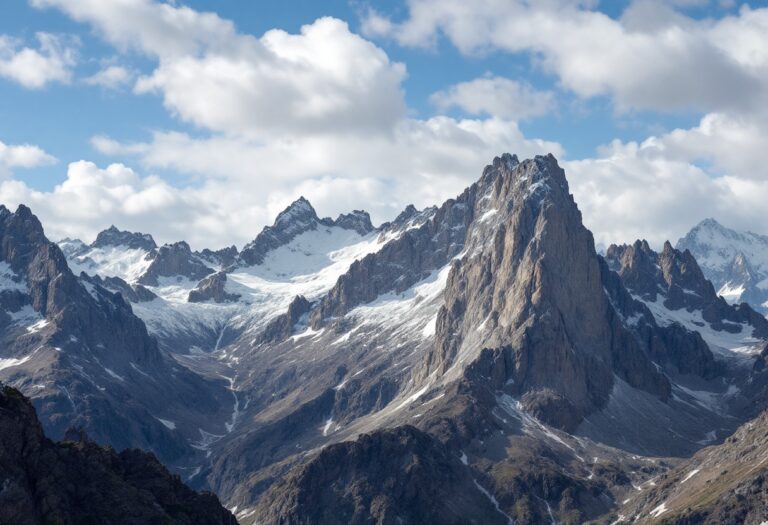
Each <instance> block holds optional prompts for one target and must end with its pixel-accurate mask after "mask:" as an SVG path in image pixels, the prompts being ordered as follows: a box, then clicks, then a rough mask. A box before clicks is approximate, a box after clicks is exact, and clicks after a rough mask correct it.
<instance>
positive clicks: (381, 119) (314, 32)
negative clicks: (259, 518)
mask: <svg viewBox="0 0 768 525" xmlns="http://www.w3.org/2000/svg"><path fill="white" fill-rule="evenodd" d="M34 4H35V5H37V6H38V7H46V6H55V7H58V8H60V9H62V10H64V11H65V12H66V13H68V14H69V15H70V16H72V17H73V18H75V19H76V20H81V21H84V22H88V23H90V24H92V25H93V26H94V27H95V28H96V29H97V31H98V33H99V34H101V35H102V36H103V37H104V38H105V39H106V40H107V41H109V42H111V43H113V44H115V45H117V46H120V47H123V48H136V49H138V50H140V51H142V52H144V53H146V54H147V55H149V56H152V57H156V58H157V59H158V66H157V68H156V69H155V70H154V71H153V72H152V73H151V74H149V75H146V76H143V77H141V78H139V79H138V81H137V83H136V86H135V91H136V92H137V93H139V94H146V93H158V94H159V95H161V96H162V98H163V102H164V104H165V106H166V108H168V110H169V111H171V112H172V113H173V114H175V115H177V116H178V117H179V118H181V119H182V120H184V121H186V122H190V123H193V124H195V125H197V126H200V127H202V128H205V129H208V130H213V131H217V132H222V133H227V134H233V133H234V134H241V135H249V136H252V137H270V138H271V137H274V136H275V135H279V134H296V133H302V134H304V133H319V132H332V133H335V132H345V133H378V132H387V131H388V130H389V129H390V128H391V127H392V126H393V125H394V124H395V123H396V122H397V121H398V120H400V119H401V118H402V117H403V116H404V115H405V112H406V108H405V103H404V100H403V93H402V89H401V82H402V81H403V79H404V78H405V74H406V72H405V66H403V65H402V64H399V63H392V62H390V60H389V58H388V57H387V55H386V53H384V51H382V50H381V49H379V48H378V47H376V46H375V45H374V44H372V43H371V42H369V41H367V40H365V39H364V38H361V37H360V36H358V35H355V34H354V33H352V32H350V30H349V27H348V26H347V24H346V23H345V22H343V21H341V20H338V19H334V18H320V19H318V20H316V21H315V22H313V23H312V24H308V25H305V26H303V27H302V28H301V31H300V33H299V34H289V33H287V32H285V31H281V30H277V29H274V30H271V31H268V32H266V33H265V34H264V35H263V36H261V37H260V38H256V37H254V36H252V35H246V34H241V33H238V32H237V31H236V30H235V29H234V26H233V25H232V24H231V22H229V21H226V20H223V19H221V18H219V17H218V16H217V15H215V14H212V13H200V12H197V11H194V10H192V9H189V8H187V7H177V6H173V5H170V4H159V3H156V2H151V1H149V0H131V1H129V2H119V3H115V2H101V1H96V0H67V1H65V0H35V2H34Z"/></svg>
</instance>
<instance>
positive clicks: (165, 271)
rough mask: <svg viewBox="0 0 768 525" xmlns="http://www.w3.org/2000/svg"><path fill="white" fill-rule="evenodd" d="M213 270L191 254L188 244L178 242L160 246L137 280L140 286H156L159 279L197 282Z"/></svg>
mask: <svg viewBox="0 0 768 525" xmlns="http://www.w3.org/2000/svg"><path fill="white" fill-rule="evenodd" d="M213 272H214V270H213V269H212V268H209V267H208V266H206V265H205V264H204V263H203V262H202V261H201V260H200V259H199V258H198V257H197V256H195V255H194V254H193V253H192V250H190V248H189V244H187V243H186V242H184V241H179V242H176V243H173V244H166V245H164V246H161V247H160V248H159V249H158V250H157V251H156V252H154V253H153V254H152V263H151V264H150V265H149V267H148V268H147V270H146V271H145V272H144V274H143V275H142V276H141V277H140V278H139V280H138V282H139V283H140V284H144V285H148V286H158V285H159V284H160V282H159V279H160V278H161V277H184V278H187V279H189V280H191V281H199V280H200V279H203V278H204V277H206V276H208V275H210V274H212V273H213Z"/></svg>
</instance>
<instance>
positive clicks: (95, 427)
mask: <svg viewBox="0 0 768 525" xmlns="http://www.w3.org/2000/svg"><path fill="white" fill-rule="evenodd" d="M0 261H2V264H3V265H4V267H5V268H6V271H7V272H9V273H8V274H7V275H10V276H11V277H10V278H9V280H8V282H5V283H4V284H3V287H2V289H0V306H2V310H0V340H1V341H2V342H3V346H2V354H0V355H1V357H0V379H2V380H3V381H5V382H6V383H9V384H12V385H13V386H15V387H17V388H19V389H20V390H22V391H23V392H25V394H27V395H29V396H30V397H31V398H32V399H33V402H34V403H35V405H36V406H37V409H38V413H39V414H40V417H41V420H42V421H43V425H44V426H45V428H46V431H47V432H48V433H49V434H51V435H52V436H54V437H55V438H61V437H62V436H63V435H64V433H65V431H66V430H67V429H68V428H69V427H71V426H78V427H82V428H84V429H85V430H86V431H87V432H88V433H89V435H91V436H92V437H93V438H94V439H96V440H98V441H99V442H102V443H106V444H110V445H112V446H114V447H115V448H118V449H123V448H127V447H141V448H145V449H149V450H153V451H154V452H156V453H157V454H158V456H160V457H161V458H162V459H164V460H165V461H168V462H174V463H176V462H178V461H182V458H183V457H185V456H188V455H194V454H196V452H195V450H194V448H192V447H191V446H190V443H189V440H190V439H191V438H192V437H197V426H199V424H200V423H202V422H203V421H208V420H210V419H211V418H216V414H217V413H218V412H220V411H221V410H222V408H221V407H222V405H221V403H222V401H224V400H226V399H227V397H226V396H227V393H226V390H225V388H224V386H223V384H222V382H221V381H220V380H219V381H206V380H203V379H202V378H200V377H199V376H197V375H195V374H193V373H191V372H189V371H188V370H187V369H186V368H183V367H180V366H179V365H177V364H176V363H175V362H173V361H172V360H170V359H168V358H167V356H165V355H164V354H163V353H162V352H161V351H160V350H159V349H158V346H157V342H156V341H155V340H154V338H152V337H151V336H150V335H149V334H148V333H147V330H146V328H145V326H144V323H143V322H142V321H141V320H140V319H139V318H137V317H136V316H135V315H134V314H133V312H132V310H131V307H130V305H129V304H128V303H126V302H125V300H124V299H123V298H122V296H121V295H119V294H115V293H112V292H111V291H109V290H107V289H105V288H103V287H102V286H100V285H99V284H98V283H96V282H95V281H93V280H91V279H87V278H85V277H83V278H77V277H76V276H75V275H74V274H72V272H71V271H70V270H69V268H68V266H67V262H66V260H65V257H64V255H63V253H62V252H61V250H60V249H59V248H58V247H57V246H56V245H55V244H54V243H51V242H50V241H48V240H47V239H46V237H45V234H44V232H43V228H42V225H41V224H40V222H39V221H38V220H37V218H36V217H35V216H34V215H33V214H32V212H31V211H30V210H29V209H28V208H26V207H23V206H21V207H19V209H18V210H17V211H16V212H15V213H11V212H10V211H8V210H7V209H5V208H4V207H0ZM226 402H227V404H228V401H226ZM178 418H181V419H183V420H185V421H186V423H184V424H182V423H181V422H179V425H178V426H177V425H176V423H175V422H174V421H176V420H177V419H178ZM193 423H198V425H193Z"/></svg>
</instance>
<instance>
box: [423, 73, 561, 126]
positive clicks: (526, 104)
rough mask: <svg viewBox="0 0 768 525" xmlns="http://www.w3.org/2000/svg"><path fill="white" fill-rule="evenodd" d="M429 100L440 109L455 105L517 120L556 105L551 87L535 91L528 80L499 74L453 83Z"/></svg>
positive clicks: (548, 109)
mask: <svg viewBox="0 0 768 525" xmlns="http://www.w3.org/2000/svg"><path fill="white" fill-rule="evenodd" d="M430 100H431V101H432V103H433V104H435V106H437V107H438V108H439V109H441V110H443V111H445V110H447V109H450V108H452V107H457V108H460V109H462V110H464V111H466V112H467V113H469V114H470V115H483V114H485V115H491V116H496V117H501V118H506V119H510V120H517V121H519V120H524V119H527V118H531V117H537V116H540V115H544V114H546V113H548V112H549V111H551V110H552V109H553V108H554V106H555V96H554V93H552V92H551V91H537V90H536V89H534V88H533V87H532V86H531V85H529V84H527V83H520V82H516V81H515V80H512V79H509V78H503V77H498V76H486V77H482V78H477V79H475V80H470V81H468V82H460V83H458V84H454V85H452V86H450V87H449V88H448V89H445V90H441V91H438V92H436V93H434V94H432V96H431V97H430Z"/></svg>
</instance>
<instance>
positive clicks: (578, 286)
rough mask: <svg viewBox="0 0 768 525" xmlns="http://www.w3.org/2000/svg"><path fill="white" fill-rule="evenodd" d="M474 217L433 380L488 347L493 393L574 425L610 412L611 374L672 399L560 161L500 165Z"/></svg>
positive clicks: (455, 273)
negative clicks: (603, 263) (623, 305)
mask: <svg viewBox="0 0 768 525" xmlns="http://www.w3.org/2000/svg"><path fill="white" fill-rule="evenodd" d="M473 215H474V216H475V217H476V221H475V224H474V225H473V230H472V234H471V236H470V237H469V239H468V242H467V244H466V246H465V252H466V253H467V255H466V256H464V257H463V258H461V259H458V260H457V261H455V262H454V264H453V267H452V269H451V273H450V275H449V277H448V282H447V285H446V289H445V293H444V297H445V306H444V307H443V308H442V309H441V310H440V313H439V314H438V318H437V334H436V340H435V351H434V352H432V353H431V354H430V355H429V356H428V358H427V367H426V373H427V374H429V373H432V372H433V371H437V372H438V374H447V375H448V376H449V377H450V376H452V375H454V374H458V373H459V372H460V371H461V369H462V367H464V366H466V365H467V364H468V363H470V362H471V361H472V360H473V359H476V358H477V356H478V353H479V351H480V350H481V349H493V350H494V351H496V352H497V354H498V359H497V362H498V364H499V367H500V369H499V370H498V371H497V373H496V374H495V375H494V377H493V380H494V386H495V387H496V388H498V389H505V390H506V391H508V392H509V393H512V394H514V395H516V396H521V397H522V400H523V404H524V406H526V407H527V408H528V409H530V410H531V411H532V413H534V414H536V415H537V416H538V417H540V418H541V419H542V420H544V421H547V422H550V423H552V424H555V425H556V426H559V427H561V428H569V429H573V428H574V427H575V425H577V424H578V423H579V421H580V420H581V419H582V418H583V417H584V416H585V415H587V414H589V413H590V412H592V411H594V410H597V409H599V408H600V407H602V406H603V405H604V403H605V402H606V400H607V399H608V396H609V395H610V392H611V389H612V387H613V378H614V375H617V376H618V377H620V378H622V379H623V380H624V381H626V382H627V383H629V384H630V385H631V386H633V387H635V388H639V389H642V390H645V391H647V392H650V393H652V394H653V395H655V396H657V397H659V398H660V399H662V400H663V399H666V398H667V397H668V396H669V391H670V387H669V383H668V382H667V380H666V379H665V378H664V377H663V376H662V375H661V374H660V373H659V372H658V371H657V370H656V369H655V367H653V365H652V364H651V362H650V360H649V359H648V358H647V356H646V355H645V354H644V353H643V352H642V350H641V348H640V346H639V345H638V343H637V341H636V339H635V338H634V337H633V336H632V335H631V334H630V333H629V332H628V331H627V330H626V329H625V328H624V326H623V325H622V323H621V320H620V318H619V316H618V315H617V314H616V312H615V310H614V308H613V307H612V305H611V304H610V302H609V300H608V298H607V297H606V294H605V291H604V289H603V283H602V278H601V270H600V264H599V260H598V257H597V254H596V252H595V248H594V242H593V239H592V235H591V233H590V232H589V231H588V230H587V229H586V228H585V227H584V226H583V224H582V222H581V214H580V212H579V211H578V208H577V207H576V204H575V203H574V201H573V198H572V196H571V195H570V194H569V192H568V184H567V182H566V180H565V175H564V173H563V171H562V169H561V168H560V167H559V166H558V165H557V162H556V160H555V159H554V157H551V156H548V157H537V158H535V159H532V160H527V161H524V162H523V163H520V164H511V163H507V162H504V161H503V160H502V159H497V161H495V162H494V164H493V166H491V167H489V168H487V169H486V172H485V173H484V174H483V178H482V179H481V181H480V183H479V186H478V187H477V197H476V200H475V209H474V214H473ZM478 223H479V224H478Z"/></svg>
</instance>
